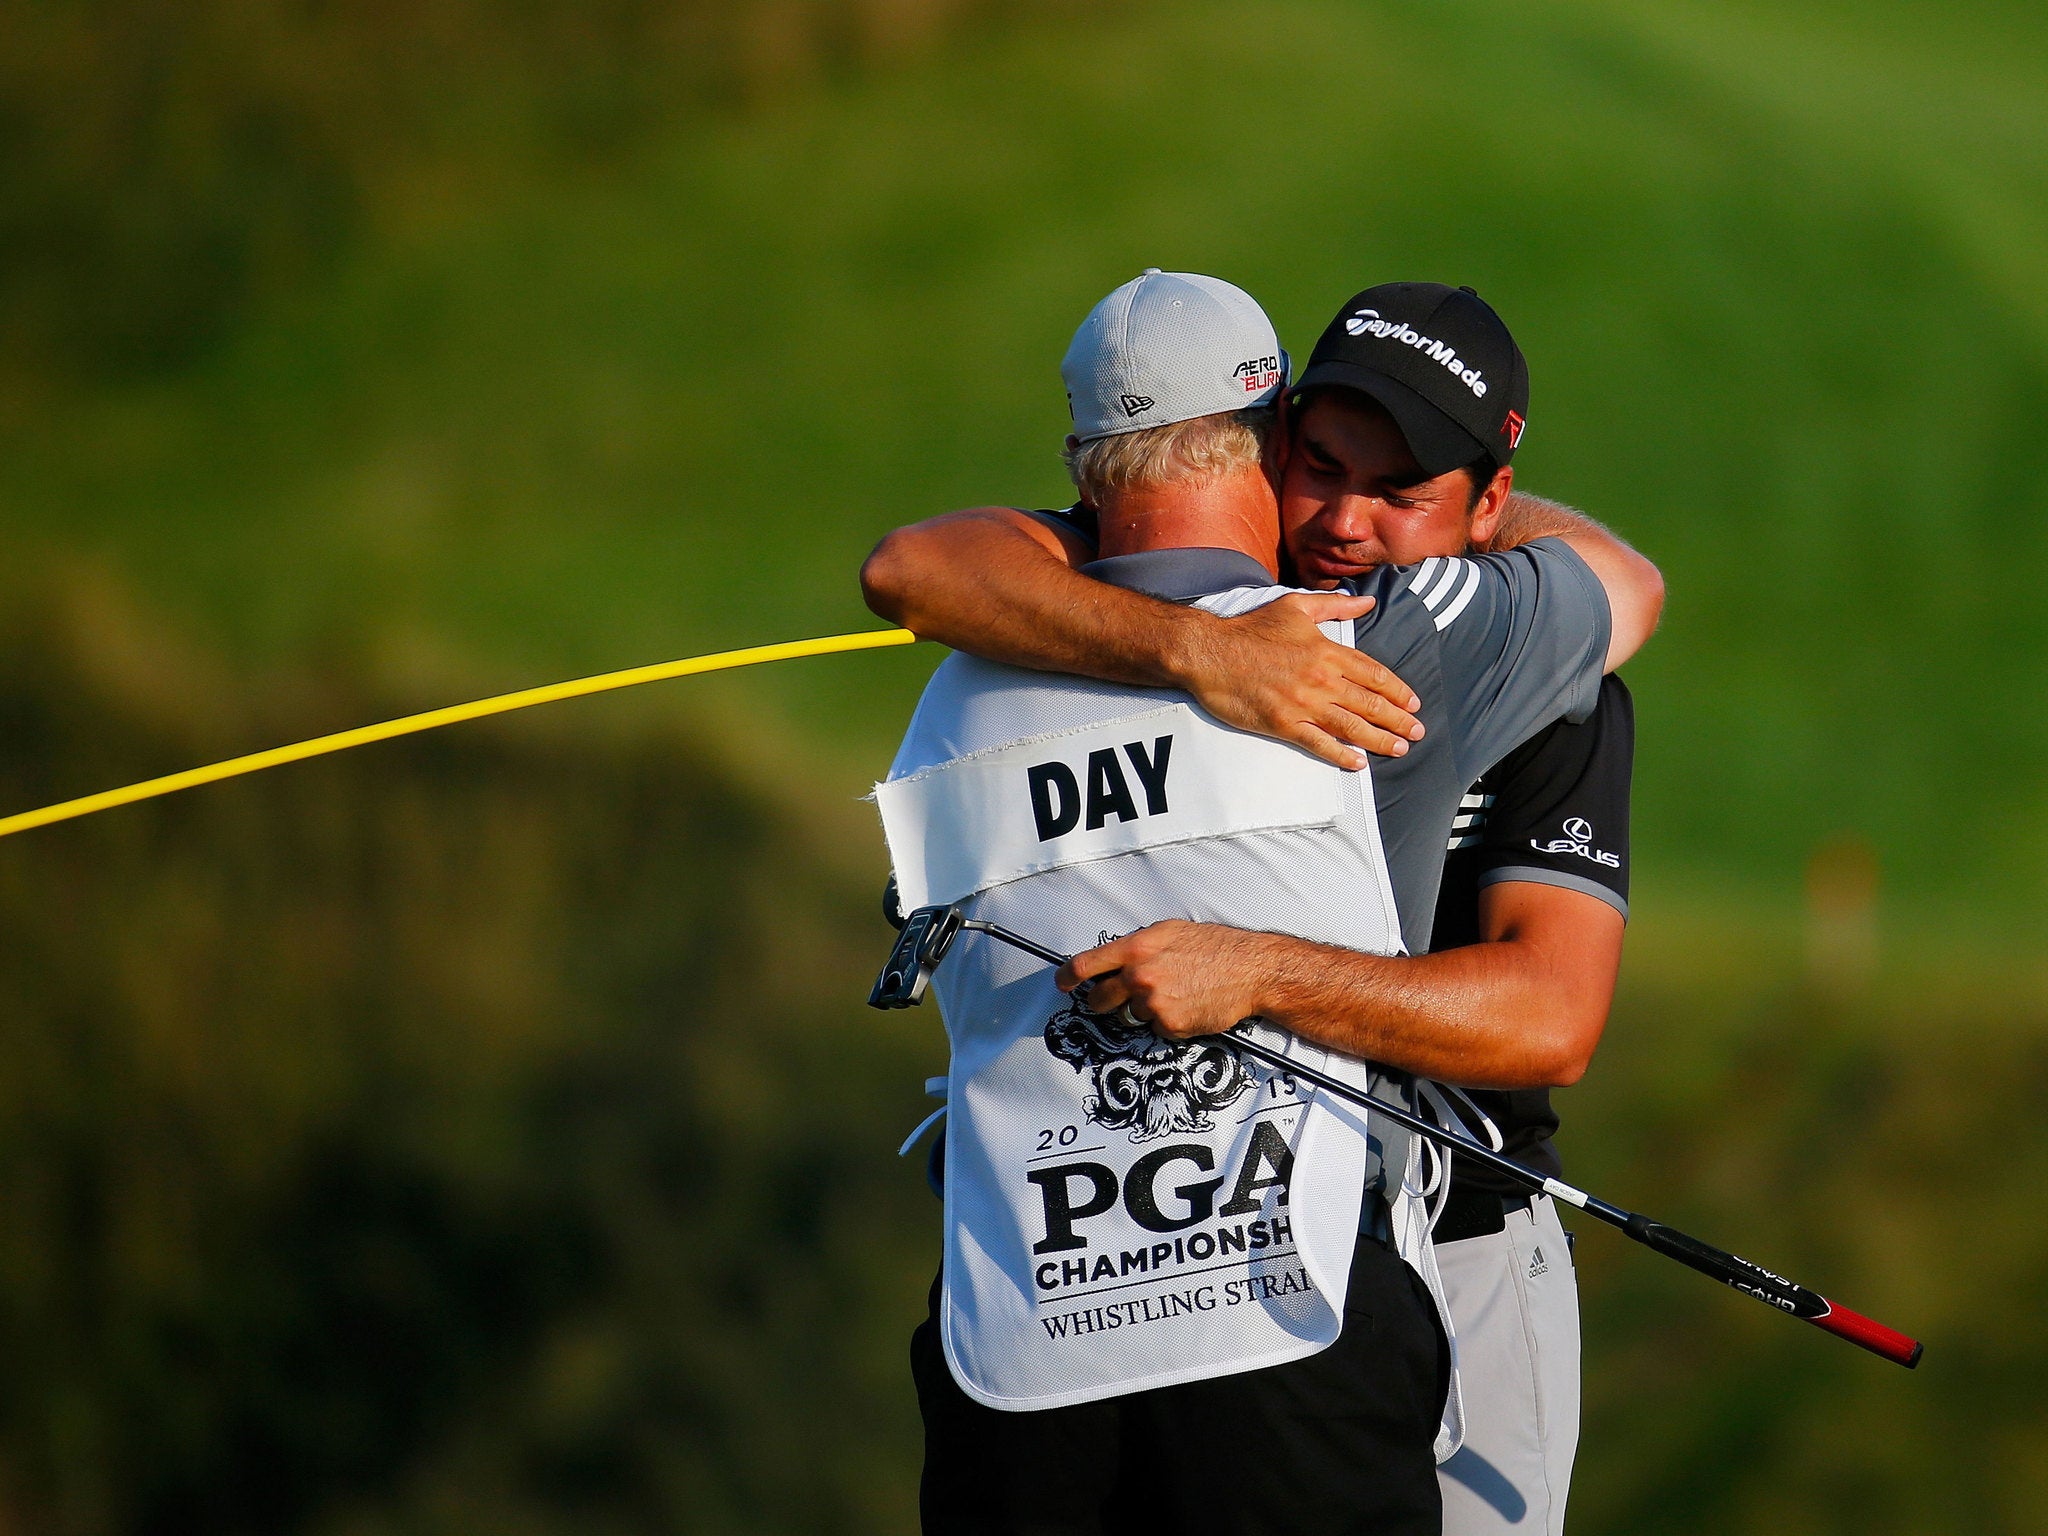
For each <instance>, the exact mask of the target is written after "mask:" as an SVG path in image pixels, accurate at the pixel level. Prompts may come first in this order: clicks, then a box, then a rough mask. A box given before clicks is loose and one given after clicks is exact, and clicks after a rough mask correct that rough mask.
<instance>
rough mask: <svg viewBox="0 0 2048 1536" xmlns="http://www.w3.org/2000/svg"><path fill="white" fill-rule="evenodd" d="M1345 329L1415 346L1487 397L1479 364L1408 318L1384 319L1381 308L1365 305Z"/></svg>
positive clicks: (1466, 385) (1474, 390)
mask: <svg viewBox="0 0 2048 1536" xmlns="http://www.w3.org/2000/svg"><path fill="white" fill-rule="evenodd" d="M1344 329H1345V330H1347V331H1349V332H1350V333H1351V334H1352V335H1353V336H1380V337H1384V338H1386V339H1387V340H1389V341H1398V342H1400V343H1402V344H1403V345H1404V346H1410V347H1414V348H1415V349H1417V350H1418V351H1420V352H1422V353H1423V354H1424V355H1425V356H1427V357H1428V358H1429V360H1430V361H1431V362H1432V363H1442V364H1443V365H1444V366H1445V367H1446V368H1448V369H1450V371H1451V372H1452V373H1454V374H1456V375H1457V376H1458V377H1459V379H1461V380H1462V381H1463V382H1464V385H1465V387H1466V388H1467V389H1469V390H1471V391H1472V393H1473V394H1474V395H1476V396H1478V397H1479V398H1480V399H1482V400H1484V399H1485V398H1486V380H1485V379H1484V378H1483V377H1482V376H1481V375H1480V372H1479V370H1478V369H1477V368H1468V367H1466V366H1465V365H1464V364H1463V363H1462V362H1460V361H1459V360H1458V349H1457V348H1456V347H1453V346H1451V345H1450V344H1449V343H1448V342H1442V341H1438V340H1437V339H1436V338H1435V337H1434V336H1425V335H1423V334H1422V333H1421V332H1420V331H1418V330H1416V329H1415V327H1414V326H1412V325H1410V324H1408V323H1407V322H1406V321H1405V320H1382V319H1381V318H1380V312H1379V311H1378V310H1376V309H1361V310H1359V311H1358V312H1357V313H1356V314H1354V315H1353V316H1352V317H1351V318H1350V319H1348V320H1346V321H1345V322H1344Z"/></svg>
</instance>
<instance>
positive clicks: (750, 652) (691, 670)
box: [0, 629, 917, 837]
mask: <svg viewBox="0 0 2048 1536" xmlns="http://www.w3.org/2000/svg"><path fill="white" fill-rule="evenodd" d="M916 639H917V636H915V635H913V634H912V633H911V632H910V631H909V630H907V629H876V630H868V631H866V632H864V633H861V634H855V635H826V636H824V637H822V638H821V639H817V640H788V641H785V642H783V643H782V644H781V645H756V646H750V647H748V648H747V649H745V650H740V651H719V652H716V653H715V654H713V655H710V656H689V657H685V658H684V659H683V660H681V661H664V662H661V663H658V664H657V665H655V666H651V667H631V668H628V669H627V670H626V671H624V672H604V673H600V674H599V675H598V676H596V677H579V678H576V679H574V680H573V681H571V682H566V683H550V684H548V685H547V686H546V687H544V688H526V689H522V690H521V691H520V692H518V693H501V694H499V695H498V696H497V697H496V698H491V699H478V700H476V701H475V702H474V703H471V704H451V705H449V706H448V707H447V708H446V709H430V710H428V711H427V712H426V713H425V714H420V715H406V716H405V717H404V718H402V719H398V720H386V721H384V722H383V723H382V724H381V725H363V726H358V727H356V729H354V730H352V731H336V732H335V733H334V734H333V735H331V736H315V737H314V738H313V739H312V740H311V741H300V742H294V743H293V744H292V745H290V746H288V747H272V748H270V750H268V751H267V752H251V753H249V754H248V755H247V756H246V757H231V758H229V759H228V760H227V761H226V762H224V763H213V764H210V765H209V766H207V767H204V768H187V769H186V770H185V771H184V772H183V773H167V774H165V775H164V776H163V777H162V778H160V779H144V780H143V781H142V782H141V783H140V784H130V785H128V786H127V787H126V788H125V789H109V790H103V791H102V792H101V793H99V794H97V795H85V796H82V797H81V798H79V799H77V800H65V801H62V802H60V803H58V804H56V805H46V806H44V807H43V808H42V809H41V810H39V811H23V812H21V813H20V814H19V815H15V816H6V817H0V837H11V836H12V835H13V834H14V833H16V832H26V831H28V830H29V829H30V828H31V827H47V826H48V825H50V823H51V822H53V821H70V820H71V819H72V818H74V817H77V816H90V815H92V813H93V812H95V811H108V810H112V809H113V808H114V807H115V806H117V805H133V804H134V803H135V802H136V801H138V800H154V799H155V798H156V797H157V796H158V795H169V794H175V793H177V791H179V790H181V789H192V788H194V787H195V786H197V785H200V784H213V783H217V782H219V781H220V780H222V779H233V778H238V777H240V776H241V775H242V774H245V773H260V772H261V771H262V770H263V769H265V768H276V767H279V766H280V765H282V764H284V763H296V762H300V761H303V760H304V759H306V758H309V757H323V756H325V755H326V754H327V753H329V752H345V751H347V750H348V749H349V748H350V747H362V746H367V745H369V744H370V743H371V742H373V741H389V740H390V739H391V738H392V737H394V736H411V735H414V734H416V733H417V732H420V731H431V730H435V729H437V728H438V727H440V726H444V725H459V724H461V723H462V722H463V721H464V720H480V719H482V718H483V717H484V716H485V715H502V714H505V713H507V712H508V711H510V710H515V709H531V708H532V707H533V706H534V705H536V704H553V703H556V702H558V701H560V700H562V699H578V698H581V697H583V695H585V694H587V693H605V692H608V691H610V690H611V689H614V688H632V687H635V686H637V685H639V684H641V683H658V682H662V681H664V680H665V679H668V678H671V677H692V676H694V675H696V674H697V673H699V672H724V671H727V670H729V669H730V668H733V667H753V666H759V665H761V664H762V663H763V662H769V661H794V660H796V659H797V658H798V657H800V656H829V655H831V654H833V653H834V652H835V651H872V650H877V649H879V648H880V647H882V646H886V645H910V644H912V643H914V642H915V641H916Z"/></svg>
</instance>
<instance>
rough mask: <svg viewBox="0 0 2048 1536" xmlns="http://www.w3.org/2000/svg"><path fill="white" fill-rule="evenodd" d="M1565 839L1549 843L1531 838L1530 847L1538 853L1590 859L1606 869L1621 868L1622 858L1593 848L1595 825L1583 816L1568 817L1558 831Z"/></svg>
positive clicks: (1602, 849)
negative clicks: (1563, 854) (1562, 854)
mask: <svg viewBox="0 0 2048 1536" xmlns="http://www.w3.org/2000/svg"><path fill="white" fill-rule="evenodd" d="M1558 830H1559V831H1561V832H1563V833H1564V836H1563V837H1553V838H1551V839H1550V840H1549V841H1548V842H1545V841H1543V840H1542V839H1540V838H1534V837H1532V838H1530V839H1529V846H1530V847H1531V848H1534V849H1535V850H1536V851H1537V852H1538V853H1568V854H1570V855H1572V857H1574V858H1579V859H1590V860H1591V861H1592V862H1593V863H1595V864H1598V865H1600V866H1601V867H1603V868H1605V869H1619V868H1621V856H1620V855H1619V854H1614V853H1609V852H1608V851H1607V850H1606V849H1605V848H1595V847H1594V846H1593V823H1591V822H1590V821H1588V820H1586V818H1585V817H1583V816H1571V817H1567V818H1566V820H1565V823H1564V825H1563V826H1562V827H1560V828H1559V829H1558Z"/></svg>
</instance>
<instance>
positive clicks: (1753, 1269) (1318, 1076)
mask: <svg viewBox="0 0 2048 1536" xmlns="http://www.w3.org/2000/svg"><path fill="white" fill-rule="evenodd" d="M882 910H883V913H884V915H885V916H887V917H888V919H889V921H890V923H891V924H892V925H893V926H895V927H896V928H897V929H898V930H899V932H898V935H897V939H896V945H895V948H893V949H892V950H890V952H889V959H888V962H887V963H886V964H885V965H883V967H882V974H881V975H880V976H879V977H877V978H876V980H875V985H874V990H873V991H872V992H870V993H869V994H868V1006H870V1007H872V1008H914V1007H916V1006H917V1005H918V1004H919V1003H921V1002H923V1001H924V994H925V990H926V988H927V987H929V986H930V984H931V979H932V973H933V972H934V971H936V970H937V969H938V967H939V962H940V961H942V960H944V959H945V958H946V955H947V953H948V952H949V951H950V950H951V949H952V947H953V941H954V940H955V939H957V938H959V936H960V935H961V934H963V933H985V934H987V935H988V936H989V937H990V938H992V939H997V940H1000V941H1001V942H1002V943H1004V944H1008V945H1010V946H1011V947H1012V948H1015V949H1021V950H1023V951H1024V953H1026V954H1027V955H1033V956H1035V957H1037V958H1038V959H1040V960H1043V961H1044V962H1045V963H1046V964H1047V965H1064V964H1066V962H1067V960H1068V959H1069V958H1070V957H1069V956H1066V955H1062V954H1058V953H1056V952H1055V951H1053V950H1050V949H1047V948H1045V947H1044V946H1043V945H1039V944H1034V943H1032V942H1031V940H1029V939H1027V938H1024V937H1023V936H1022V935H1021V934H1015V933H1012V932H1010V931H1009V929H1007V928H1002V927H999V926H997V925H996V924H994V923H985V922H982V921H980V920H979V919H977V918H972V917H968V916H966V915H964V914H963V913H962V912H961V910H960V908H959V906H958V905H957V904H955V905H953V906H949V907H919V908H918V909H917V910H916V911H914V912H912V913H910V914H909V916H908V917H905V916H904V915H903V913H902V911H901V909H900V908H899V906H898V904H897V901H896V885H895V882H894V881H891V882H890V884H889V889H888V891H887V892H886V893H885V894H884V896H883V898H882ZM1227 1038H1228V1039H1229V1041H1230V1043H1231V1044H1232V1045H1233V1046H1234V1047H1236V1048H1237V1049H1238V1050H1240V1051H1242V1052H1243V1053H1244V1054H1245V1055H1247V1056H1252V1057H1255V1058H1257V1059H1258V1060H1260V1061H1263V1062H1265V1063H1266V1064H1267V1065H1268V1066H1270V1067H1275V1068H1278V1069H1279V1070H1281V1071H1283V1072H1288V1073H1292V1074H1293V1075H1294V1076H1295V1077H1297V1078H1299V1079H1301V1080H1302V1081H1304V1082H1308V1083H1312V1084H1314V1085H1315V1086H1316V1087H1318V1088H1321V1089H1322V1090H1324V1091H1325V1092H1326V1093H1333V1094H1335V1095H1336V1096H1337V1097H1338V1098H1341V1099H1348V1100H1350V1101H1351V1102H1352V1103H1354V1104H1357V1105H1359V1106H1361V1107H1362V1108H1365V1109H1369V1110H1371V1111H1372V1112H1373V1113H1375V1114H1380V1115H1385V1116H1386V1117H1387V1118H1388V1119H1389V1120H1392V1121H1394V1122H1395V1123H1396V1124H1398V1125H1404V1126H1406V1127H1407V1128H1408V1129H1409V1130H1411V1131H1414V1132H1415V1133H1416V1134H1417V1135H1420V1136H1427V1137H1428V1138H1429V1139H1430V1140H1431V1141H1434V1142H1435V1143H1437V1145H1439V1146H1441V1147H1443V1148H1445V1149H1446V1150H1448V1151H1450V1152H1452V1153H1453V1154H1454V1155H1455V1156H1458V1157H1468V1158H1470V1159H1472V1160H1473V1161H1474V1162H1476V1163H1478V1164H1479V1165H1480V1166H1481V1167H1484V1168H1489V1169H1491V1170H1492V1171H1493V1172H1495V1173H1498V1174H1502V1175H1504V1176H1505V1177H1507V1178H1509V1179H1511V1180H1513V1181H1514V1182H1515V1183H1516V1184H1518V1185H1520V1186H1521V1187H1522V1188H1523V1189H1526V1190H1528V1191H1529V1192H1530V1193H1532V1194H1545V1195H1549V1196H1550V1197H1551V1198H1553V1199H1556V1200H1562V1201H1563V1202H1564V1203H1565V1204H1567V1205H1570V1206H1575V1207H1577V1208H1578V1209H1579V1210H1582V1211H1584V1212H1585V1213H1586V1214H1587V1215H1588V1216H1593V1217H1596V1218H1598V1219H1599V1220H1601V1221H1604V1222H1606V1223H1607V1224H1608V1225H1609V1226H1610V1227H1615V1228H1618V1229H1619V1230H1620V1231H1622V1232H1624V1233H1626V1234H1627V1235H1628V1236H1630V1237H1632V1238H1634V1239H1635V1240H1636V1241H1637V1242H1639V1243H1641V1244H1642V1245H1643V1246H1644V1247H1645V1248H1649V1249H1652V1250H1654V1251H1655V1252H1657V1253H1661V1254H1663V1255H1664V1257H1666V1258H1667V1259H1676V1260H1677V1261H1678V1262H1679V1263H1681V1264H1683V1265H1685V1266H1686V1268H1688V1269H1696V1270H1698V1271H1699V1272H1700V1273H1701V1274H1703V1275H1705V1276H1707V1277H1708V1278H1709V1279H1711V1280H1719V1281H1720V1282H1721V1283H1722V1284H1723V1285H1727V1286H1732V1287H1733V1288H1734V1289H1736V1290H1738V1291H1740V1292H1742V1294H1743V1295H1745V1296H1752V1297H1754V1298H1755V1299H1756V1300H1758V1301H1760V1302H1762V1303H1763V1304H1764V1305H1765V1306H1768V1307H1775V1308H1777V1309H1778V1310H1779V1311H1780V1312H1784V1313H1786V1314H1788V1315H1790V1316H1792V1317H1796V1318H1798V1319H1799V1320H1800V1321H1801V1322H1806V1323H1811V1324H1813V1326H1814V1327H1816V1328H1819V1329H1822V1330H1824V1331H1825V1332H1828V1333H1832V1334H1833V1335H1835V1337H1837V1338H1841V1339H1847V1340H1848V1341H1849V1342H1850V1343H1851V1344H1856V1345H1860V1346H1861V1347H1862V1348H1864V1349H1867V1350H1869V1351H1870V1352H1871V1353H1872V1354H1873V1355H1881V1356H1883V1357H1884V1358H1885V1359H1887V1360H1889V1361H1891V1362H1892V1363H1893V1364H1895V1365H1903V1366H1905V1367H1906V1368H1907V1369H1908V1370H1910V1369H1912V1368H1913V1367H1914V1366H1916V1365H1918V1364H1919V1363H1920V1353H1921V1349H1922V1345H1921V1344H1920V1342H1919V1341H1918V1340H1917V1339H1909V1338H1907V1337H1906V1336H1905V1335H1904V1334H1903V1333H1899V1332H1897V1331H1896V1330H1894V1329H1891V1328H1887V1327H1885V1325H1884V1324H1883V1323H1880V1322H1875V1321H1873V1320H1872V1319H1870V1318H1867V1317H1865V1316H1863V1315H1862V1314H1861V1313H1860V1312H1851V1311H1850V1310H1849V1309H1848V1308H1847V1307H1845V1306H1842V1305H1841V1304H1840V1303H1839V1302H1833V1301H1830V1300H1828V1298H1827V1297H1825V1296H1823V1295H1821V1294H1820V1293H1819V1292H1818V1291H1810V1290H1808V1289H1807V1288H1806V1287H1805V1286H1803V1285H1800V1284H1798V1283H1797V1282H1795V1281H1791V1280H1787V1279H1786V1278H1785V1277H1784V1276H1783V1275H1779V1274H1773V1273H1772V1272H1771V1271H1770V1270H1768V1269H1765V1268H1764V1267H1763V1266H1762V1265H1760V1264H1752V1263H1751V1262H1750V1261H1749V1260H1748V1259H1744V1258H1738V1257H1736V1255H1734V1254H1732V1253H1725V1252H1723V1251H1722V1250H1721V1249H1719V1248H1715V1247H1713V1246H1712V1245H1710V1244H1707V1243H1703V1242H1701V1241H1700V1240H1699V1239H1698V1238H1696V1237H1689V1236H1687V1235H1686V1234H1685V1233H1683V1232H1681V1231H1679V1230H1678V1229H1677V1228H1676V1227H1667V1226H1665V1225H1664V1223H1662V1222H1660V1221H1652V1220H1651V1219H1650V1218H1649V1217H1647V1216H1644V1215H1641V1214H1639V1213H1637V1212H1635V1211H1625V1210H1623V1209H1622V1208H1621V1207H1620V1206H1618V1205H1610V1204H1609V1203H1608V1202H1607V1201H1605V1200H1602V1199H1600V1198H1599V1197H1598V1196H1596V1195H1589V1194H1587V1193H1586V1192H1585V1191H1584V1190H1583V1189H1577V1188H1574V1187H1573V1186H1572V1185H1570V1184H1567V1183H1565V1182H1564V1180H1562V1179H1553V1178H1551V1177H1549V1176H1548V1175H1546V1174H1542V1173H1538V1172H1537V1171H1536V1170H1535V1169H1533V1168H1525V1167H1523V1166H1522V1165H1521V1164H1520V1163H1518V1162H1516V1161H1515V1160H1514V1159H1513V1158H1511V1157H1506V1156H1503V1155H1502V1154H1501V1153H1499V1152H1496V1151H1494V1150H1493V1149H1492V1148H1491V1147H1489V1146H1487V1145H1485V1144H1484V1143H1483V1142H1479V1141H1476V1140H1474V1139H1473V1138H1472V1137H1470V1136H1467V1135H1466V1134H1464V1132H1462V1131H1460V1130H1457V1129H1454V1128H1451V1127H1447V1126H1441V1125H1438V1124H1436V1123H1435V1122H1434V1121H1432V1120H1429V1119H1426V1118H1425V1117H1423V1116H1421V1115H1418V1114H1416V1113H1414V1112H1413V1111H1412V1110H1409V1109H1407V1108H1405V1107H1404V1106H1402V1105H1399V1104H1389V1103H1387V1102H1386V1101H1385V1100H1383V1099H1376V1098H1372V1097H1370V1096H1369V1095H1367V1094H1365V1093H1362V1092H1360V1091H1359V1090H1358V1089H1356V1088H1353V1087H1352V1086H1351V1085H1350V1084H1348V1083H1345V1082H1342V1081H1340V1080H1339V1079H1337V1078H1334V1077H1331V1076H1329V1075H1328V1074H1327V1073H1323V1072H1319V1071H1317V1070H1316V1069H1315V1068H1313V1067H1307V1066H1303V1065H1302V1064H1301V1063H1300V1062H1298V1061H1293V1060H1290V1059H1289V1058H1288V1057H1286V1056H1284V1055H1282V1054H1281V1053H1280V1052H1278V1051H1276V1050H1274V1049H1272V1048H1271V1047H1270V1046H1266V1045H1262V1044H1260V1043H1259V1042H1258V1041H1256V1040H1252V1039H1249V1038H1247V1037H1246V1036H1245V1035H1244V1034H1242V1033H1240V1032H1239V1031H1238V1030H1235V1029H1233V1030H1231V1031H1230V1032H1229V1033H1228V1036H1227Z"/></svg>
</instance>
